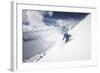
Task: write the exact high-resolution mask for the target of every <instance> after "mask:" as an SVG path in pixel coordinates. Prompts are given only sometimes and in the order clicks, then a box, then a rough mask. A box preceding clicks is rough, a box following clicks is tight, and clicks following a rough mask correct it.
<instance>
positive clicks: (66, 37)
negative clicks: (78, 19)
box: [63, 32, 71, 43]
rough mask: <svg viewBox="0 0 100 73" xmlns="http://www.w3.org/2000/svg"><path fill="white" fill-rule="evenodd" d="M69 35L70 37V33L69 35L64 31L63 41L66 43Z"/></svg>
mask: <svg viewBox="0 0 100 73" xmlns="http://www.w3.org/2000/svg"><path fill="white" fill-rule="evenodd" d="M70 37H71V35H69V34H68V33H67V32H65V33H64V37H63V40H64V39H65V43H67V42H68V41H69V38H70Z"/></svg>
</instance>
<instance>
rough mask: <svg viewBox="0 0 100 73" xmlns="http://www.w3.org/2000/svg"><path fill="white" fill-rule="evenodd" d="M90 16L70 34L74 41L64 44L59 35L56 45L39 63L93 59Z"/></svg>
mask: <svg viewBox="0 0 100 73" xmlns="http://www.w3.org/2000/svg"><path fill="white" fill-rule="evenodd" d="M90 30H91V29H90V15H88V16H87V17H86V18H85V19H84V20H82V21H81V22H80V23H79V24H78V25H77V26H76V27H75V28H73V29H72V30H71V31H70V33H71V35H72V38H71V39H72V40H71V41H69V42H68V43H66V44H65V43H64V41H63V40H62V38H63V36H62V35H60V34H59V36H58V37H57V39H58V40H57V42H56V44H55V45H54V46H53V47H52V48H50V49H49V50H48V51H47V53H46V55H45V56H44V57H43V58H42V59H40V61H38V62H56V61H71V60H87V59H90V58H91V53H90V51H91V49H90V48H91V47H90V45H91V43H90V39H91V38H90V35H91V34H90Z"/></svg>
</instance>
